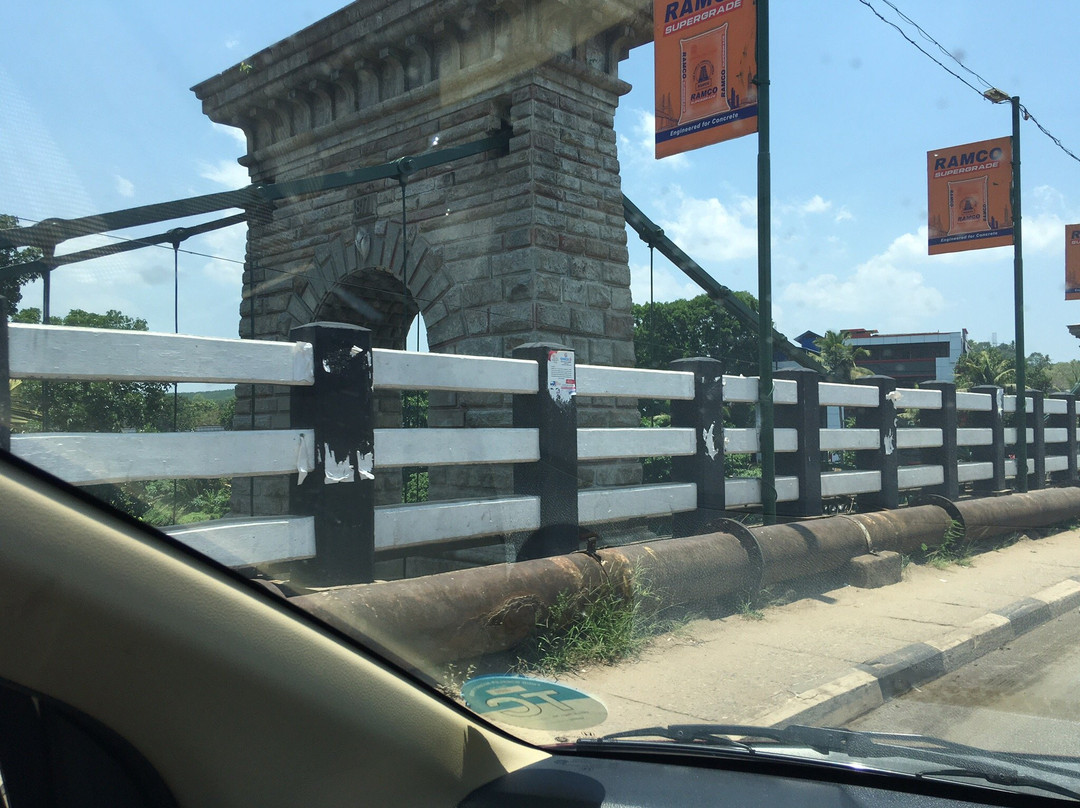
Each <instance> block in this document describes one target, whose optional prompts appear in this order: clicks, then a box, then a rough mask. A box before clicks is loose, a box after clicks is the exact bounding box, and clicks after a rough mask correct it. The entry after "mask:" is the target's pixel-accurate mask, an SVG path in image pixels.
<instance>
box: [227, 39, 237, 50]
mask: <svg viewBox="0 0 1080 808" xmlns="http://www.w3.org/2000/svg"><path fill="white" fill-rule="evenodd" d="M238 47H240V40H239V39H235V38H233V39H226V40H225V49H226V50H236V48H238Z"/></svg>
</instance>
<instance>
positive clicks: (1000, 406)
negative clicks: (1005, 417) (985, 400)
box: [994, 387, 1005, 413]
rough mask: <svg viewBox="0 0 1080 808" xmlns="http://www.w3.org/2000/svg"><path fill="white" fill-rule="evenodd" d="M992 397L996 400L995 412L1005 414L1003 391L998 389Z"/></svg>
mask: <svg viewBox="0 0 1080 808" xmlns="http://www.w3.org/2000/svg"><path fill="white" fill-rule="evenodd" d="M994 396H995V397H996V398H997V411H998V412H999V413H1003V412H1005V390H1004V389H1002V388H1001V387H999V388H998V389H997V392H996V393H994Z"/></svg>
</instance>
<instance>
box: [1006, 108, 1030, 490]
mask: <svg viewBox="0 0 1080 808" xmlns="http://www.w3.org/2000/svg"><path fill="white" fill-rule="evenodd" d="M1009 100H1010V101H1011V102H1012V206H1013V297H1014V298H1015V301H1014V306H1015V308H1016V489H1017V490H1018V491H1020V493H1024V492H1026V491H1027V490H1028V467H1027V367H1026V364H1027V354H1026V353H1025V352H1024V250H1023V241H1022V239H1021V231H1020V196H1021V194H1020V96H1018V95H1014V96H1013V97H1012V98H1011V99H1009Z"/></svg>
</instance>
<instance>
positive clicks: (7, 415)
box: [0, 295, 11, 452]
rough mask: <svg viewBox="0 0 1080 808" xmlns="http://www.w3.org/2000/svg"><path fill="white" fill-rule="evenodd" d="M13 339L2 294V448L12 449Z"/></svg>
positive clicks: (0, 389)
mask: <svg viewBox="0 0 1080 808" xmlns="http://www.w3.org/2000/svg"><path fill="white" fill-rule="evenodd" d="M10 353H11V340H10V338H9V337H8V321H7V299H6V298H5V297H4V296H3V295H0V449H3V450H5V451H7V452H10V451H11V360H10V359H9V358H8V357H9V355H10Z"/></svg>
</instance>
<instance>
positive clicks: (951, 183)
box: [926, 137, 1013, 255]
mask: <svg viewBox="0 0 1080 808" xmlns="http://www.w3.org/2000/svg"><path fill="white" fill-rule="evenodd" d="M926 174H927V182H926V185H927V195H928V211H929V236H928V241H929V243H928V247H929V251H930V255H939V254H940V253H949V252H960V251H961V250H978V249H982V248H983V247H1004V246H1007V245H1009V244H1012V243H1013V215H1012V194H1011V189H1012V139H1011V138H1007V137H1002V138H996V139H994V140H980V141H979V142H978V143H967V144H965V145H963V146H954V147H952V148H951V149H936V150H934V151H930V152H927V153H926Z"/></svg>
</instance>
